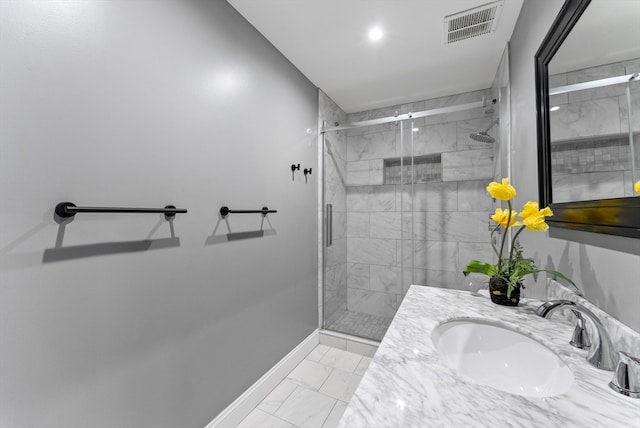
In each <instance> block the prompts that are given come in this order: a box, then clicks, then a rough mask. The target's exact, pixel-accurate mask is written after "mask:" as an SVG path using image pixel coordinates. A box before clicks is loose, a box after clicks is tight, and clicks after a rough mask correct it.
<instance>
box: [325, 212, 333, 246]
mask: <svg viewBox="0 0 640 428" xmlns="http://www.w3.org/2000/svg"><path fill="white" fill-rule="evenodd" d="M325 218H326V222H327V236H326V241H327V247H330V246H332V245H333V205H331V204H327V207H326V215H325Z"/></svg>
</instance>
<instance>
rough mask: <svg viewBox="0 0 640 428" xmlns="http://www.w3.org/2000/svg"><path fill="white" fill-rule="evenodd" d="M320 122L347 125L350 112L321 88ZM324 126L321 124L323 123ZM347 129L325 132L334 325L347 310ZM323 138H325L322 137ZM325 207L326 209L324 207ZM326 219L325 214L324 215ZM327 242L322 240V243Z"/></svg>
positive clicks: (330, 318)
mask: <svg viewBox="0 0 640 428" xmlns="http://www.w3.org/2000/svg"><path fill="white" fill-rule="evenodd" d="M319 92H320V93H319V101H320V107H319V108H320V110H319V112H320V121H321V122H326V127H327V128H333V127H335V126H336V123H338V124H343V125H344V124H345V122H346V121H347V114H346V113H345V112H344V111H343V110H342V109H341V108H340V107H339V106H338V105H337V104H336V103H335V102H333V100H332V99H331V98H329V97H328V96H327V95H326V94H325V93H324V92H322V91H319ZM321 126H322V124H321ZM346 135H347V134H346V132H344V131H342V132H326V133H325V134H324V138H325V142H324V147H323V150H324V152H323V156H324V164H323V166H324V204H325V205H324V206H325V207H326V205H327V204H330V205H331V206H332V212H333V214H332V222H333V225H332V235H333V236H332V238H333V239H332V242H331V245H330V246H326V247H325V248H324V270H323V273H324V287H323V297H322V298H323V301H324V308H323V309H324V325H325V326H329V325H331V324H332V323H333V322H334V321H335V320H336V319H337V318H338V317H339V316H340V314H342V313H343V312H344V311H346V310H347V231H346V227H347V191H346V189H347V187H346V182H345V179H346V175H347V137H346ZM321 138H322V137H321ZM322 209H325V208H322ZM323 220H324V221H326V220H327V219H326V217H323ZM326 244H327V241H326V240H324V239H321V240H320V245H321V248H322V245H326Z"/></svg>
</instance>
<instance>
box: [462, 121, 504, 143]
mask: <svg viewBox="0 0 640 428" xmlns="http://www.w3.org/2000/svg"><path fill="white" fill-rule="evenodd" d="M499 121H500V118H498V119H496V120H494V121H493V122H492V123H491V125H490V126H489V127H488V128H487V129H485V130H484V131H480V132H474V133H473V134H469V138H471V139H472V140H474V141H479V142H481V143H487V144H493V143H495V142H496V140H495V138H493V137H492V136H491V135H489V134H488V132H489V130H490V129H491V128H493V126H494V125H495V124H496V123H498V122H499Z"/></svg>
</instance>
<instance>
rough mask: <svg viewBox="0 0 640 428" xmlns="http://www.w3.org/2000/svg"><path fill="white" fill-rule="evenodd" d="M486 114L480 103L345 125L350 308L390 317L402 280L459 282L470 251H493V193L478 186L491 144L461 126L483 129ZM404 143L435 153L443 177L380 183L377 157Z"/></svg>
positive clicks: (470, 97) (405, 108)
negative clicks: (400, 118) (391, 120)
mask: <svg viewBox="0 0 640 428" xmlns="http://www.w3.org/2000/svg"><path fill="white" fill-rule="evenodd" d="M483 96H490V94H489V93H488V92H487V91H476V92H470V93H466V94H459V95H454V96H450V97H442V98H438V99H434V100H427V101H421V102H417V103H412V104H407V105H401V106H392V107H388V108H384V109H378V110H372V111H366V112H359V113H353V114H349V115H348V117H347V120H348V122H357V121H362V120H368V119H375V118H380V117H388V116H391V115H393V114H394V112H396V111H398V112H399V113H407V112H411V111H414V112H415V111H422V110H427V109H431V108H438V107H445V106H451V105H457V104H462V103H469V102H473V101H478V100H481V99H482V97H483ZM494 119H495V118H494V117H493V115H492V114H491V112H486V111H485V109H484V108H478V109H473V110H467V111H462V112H456V113H451V114H446V115H438V116H431V117H426V118H419V119H417V120H414V121H413V123H408V121H407V122H405V123H398V124H397V125H396V124H394V123H389V124H382V125H375V126H368V127H361V128H356V129H351V130H349V131H348V132H347V140H346V146H347V149H346V163H347V167H346V168H347V180H346V214H347V218H346V240H347V256H346V258H347V265H346V277H347V294H348V295H347V297H348V299H347V308H348V309H349V310H354V311H358V312H364V313H367V314H372V315H378V316H383V317H392V316H393V315H394V314H395V312H396V310H397V308H398V306H399V304H400V302H401V301H402V298H403V296H404V294H405V293H406V291H407V289H408V287H409V285H411V284H424V285H427V284H428V285H431V286H437V287H447V288H460V287H462V286H463V283H464V281H463V278H464V277H463V275H462V273H461V270H462V267H463V266H464V265H466V263H467V262H468V261H469V260H470V259H472V258H479V257H482V256H483V255H486V258H490V257H491V254H492V250H491V246H490V244H489V234H490V232H489V230H488V224H489V214H490V212H492V211H493V201H492V200H491V198H490V197H489V195H488V194H487V192H486V190H485V187H486V185H487V183H488V182H489V181H491V179H492V178H493V171H494V163H493V157H494V148H493V147H492V146H491V145H487V144H484V143H479V142H476V141H473V140H471V139H470V138H469V134H470V133H472V132H478V131H484V130H486V129H487V128H488V127H489V126H490V125H491V123H492V122H493V120H494ZM414 130H415V131H414ZM493 130H494V131H495V130H497V127H495V128H494V129H493ZM401 137H402V138H401ZM412 150H413V154H414V156H426V155H436V156H440V157H441V164H440V168H441V174H442V179H441V180H438V181H429V180H425V181H427V182H424V183H416V184H413V185H412V184H410V180H407V179H405V180H404V181H405V183H404V184H403V183H401V180H400V178H399V176H398V177H397V178H398V180H396V181H395V182H393V183H394V184H388V183H389V179H388V178H387V181H385V178H384V175H385V173H388V172H389V171H386V172H385V171H384V160H385V159H387V160H389V159H399V158H400V157H402V156H410V155H411V153H412ZM405 178H406V177H405ZM412 238H413V239H412Z"/></svg>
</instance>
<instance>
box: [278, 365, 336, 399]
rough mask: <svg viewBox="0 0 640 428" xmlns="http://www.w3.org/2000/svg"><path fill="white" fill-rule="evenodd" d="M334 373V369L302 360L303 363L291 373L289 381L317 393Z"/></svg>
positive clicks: (288, 377)
mask: <svg viewBox="0 0 640 428" xmlns="http://www.w3.org/2000/svg"><path fill="white" fill-rule="evenodd" d="M332 371H333V369H332V368H331V367H328V366H327V365H324V364H320V363H315V362H313V361H309V360H302V362H301V363H300V364H298V365H297V366H296V368H295V369H293V370H292V371H291V373H289V376H287V379H288V380H290V381H291V382H294V383H297V384H298V385H301V386H304V387H307V388H310V389H313V390H316V391H317V390H318V389H320V387H321V386H322V384H323V383H324V381H325V380H327V378H328V377H329V375H330V374H331V372H332Z"/></svg>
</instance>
